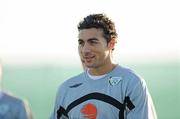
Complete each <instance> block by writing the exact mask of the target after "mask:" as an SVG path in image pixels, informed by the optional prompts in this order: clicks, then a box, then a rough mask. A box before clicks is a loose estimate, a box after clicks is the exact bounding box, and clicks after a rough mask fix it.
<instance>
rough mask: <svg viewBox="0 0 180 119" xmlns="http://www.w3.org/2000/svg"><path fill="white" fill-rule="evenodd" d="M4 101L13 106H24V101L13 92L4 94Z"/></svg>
mask: <svg viewBox="0 0 180 119" xmlns="http://www.w3.org/2000/svg"><path fill="white" fill-rule="evenodd" d="M3 99H4V100H5V101H6V102H7V103H8V104H12V105H16V106H17V105H19V106H22V105H23V104H24V100H23V99H21V98H20V97H18V96H15V95H13V94H12V93H11V92H7V91H6V92H3Z"/></svg>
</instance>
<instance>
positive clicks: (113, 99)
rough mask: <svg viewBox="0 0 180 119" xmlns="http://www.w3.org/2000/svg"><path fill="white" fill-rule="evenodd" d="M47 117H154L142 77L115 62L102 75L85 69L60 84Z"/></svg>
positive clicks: (117, 118)
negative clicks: (49, 114)
mask: <svg viewBox="0 0 180 119" xmlns="http://www.w3.org/2000/svg"><path fill="white" fill-rule="evenodd" d="M50 119H157V116H156V112H155V109H154V105H153V102H152V99H151V96H150V94H149V91H148V89H147V86H146V83H145V81H144V80H143V79H142V78H140V77H139V76H138V75H136V74H135V73H134V72H133V71H131V70H130V69H127V68H123V67H121V66H119V65H118V66H116V67H115V68H114V69H113V70H112V71H111V72H109V73H108V74H106V76H104V77H103V78H101V79H98V80H92V79H91V78H90V77H89V76H88V75H87V71H85V72H83V73H81V74H79V75H78V76H75V77H72V78H70V79H68V80H67V81H65V82H64V83H63V84H62V85H60V87H59V89H58V91H57V95H56V101H55V107H54V111H53V113H52V115H51V117H50Z"/></svg>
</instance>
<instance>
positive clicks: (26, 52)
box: [0, 0, 180, 63]
mask: <svg viewBox="0 0 180 119" xmlns="http://www.w3.org/2000/svg"><path fill="white" fill-rule="evenodd" d="M179 5H180V4H179V1H178V0H0V58H1V59H2V60H3V61H4V62H14V63H16V62H20V63H22V62H31V61H59V62H61V61H71V62H73V61H78V60H79V57H78V51H77V40H78V39H77V34H78V32H77V28H76V26H77V24H78V22H79V21H80V20H81V19H82V18H83V17H84V16H86V15H88V14H91V13H106V14H107V16H109V17H110V18H111V19H112V20H113V21H114V22H115V24H116V27H117V31H118V34H119V38H118V44H117V46H116V49H115V53H114V54H115V58H116V59H117V60H127V59H130V60H135V59H138V60H140V59H141V60H144V59H145V60H147V59H164V58H166V59H176V58H177V56H178V55H179V51H178V45H179V44H180V43H179V40H180V39H179V32H180V31H179V26H180V25H179V21H180V19H179V14H180V10H179Z"/></svg>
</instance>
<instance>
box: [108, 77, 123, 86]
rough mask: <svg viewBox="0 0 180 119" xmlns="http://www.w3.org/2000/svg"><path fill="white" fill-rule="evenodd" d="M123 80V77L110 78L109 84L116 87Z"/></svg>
mask: <svg viewBox="0 0 180 119" xmlns="http://www.w3.org/2000/svg"><path fill="white" fill-rule="evenodd" d="M122 79H123V78H122V77H110V79H109V83H110V84H111V85H112V86H114V85H117V84H118V83H119V82H120V81H121V80H122Z"/></svg>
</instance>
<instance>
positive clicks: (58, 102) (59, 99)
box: [49, 86, 67, 119]
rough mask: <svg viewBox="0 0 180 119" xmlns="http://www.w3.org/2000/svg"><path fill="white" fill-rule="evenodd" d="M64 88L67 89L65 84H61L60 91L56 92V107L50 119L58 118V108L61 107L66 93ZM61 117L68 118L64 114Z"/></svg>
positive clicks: (62, 118)
mask: <svg viewBox="0 0 180 119" xmlns="http://www.w3.org/2000/svg"><path fill="white" fill-rule="evenodd" d="M64 90H65V89H64V88H63V86H60V87H59V88H58V91H57V93H56V99H55V104H54V109H53V112H52V113H51V116H50V118H49V119H57V110H58V109H59V107H60V106H62V102H63V97H64V93H63V91H64ZM60 119H67V118H66V117H64V116H62V117H61V118H60Z"/></svg>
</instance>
